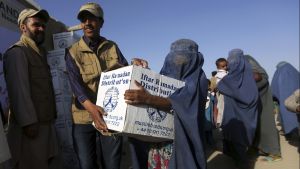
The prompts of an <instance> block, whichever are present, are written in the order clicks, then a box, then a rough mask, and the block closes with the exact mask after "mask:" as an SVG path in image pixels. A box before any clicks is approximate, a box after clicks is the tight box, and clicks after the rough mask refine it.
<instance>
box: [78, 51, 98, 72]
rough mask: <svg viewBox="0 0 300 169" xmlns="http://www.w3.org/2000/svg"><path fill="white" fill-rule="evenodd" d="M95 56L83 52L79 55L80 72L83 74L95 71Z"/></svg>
mask: <svg viewBox="0 0 300 169" xmlns="http://www.w3.org/2000/svg"><path fill="white" fill-rule="evenodd" d="M95 58H96V57H95V56H93V55H92V54H85V55H84V54H83V55H81V61H80V62H81V69H80V73H81V74H83V75H93V74H95V73H96V70H95V66H96V63H95V60H94V59H95Z"/></svg>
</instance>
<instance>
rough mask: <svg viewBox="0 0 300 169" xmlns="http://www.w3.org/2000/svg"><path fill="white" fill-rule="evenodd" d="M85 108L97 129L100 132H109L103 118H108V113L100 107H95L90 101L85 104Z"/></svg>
mask: <svg viewBox="0 0 300 169" xmlns="http://www.w3.org/2000/svg"><path fill="white" fill-rule="evenodd" d="M83 106H84V108H85V109H86V110H87V111H88V112H90V113H91V116H92V119H93V121H94V123H95V127H96V128H97V129H98V130H103V131H104V132H107V131H108V129H107V125H106V123H105V121H104V119H103V116H106V115H107V113H106V112H105V111H104V109H103V108H102V107H100V106H97V105H95V104H94V103H92V102H91V101H90V100H86V101H85V102H83Z"/></svg>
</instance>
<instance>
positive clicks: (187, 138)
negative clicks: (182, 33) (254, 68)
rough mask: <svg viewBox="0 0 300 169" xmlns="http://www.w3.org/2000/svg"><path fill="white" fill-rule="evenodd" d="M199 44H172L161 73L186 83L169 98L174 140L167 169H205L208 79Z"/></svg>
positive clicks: (183, 40)
mask: <svg viewBox="0 0 300 169" xmlns="http://www.w3.org/2000/svg"><path fill="white" fill-rule="evenodd" d="M203 63H204V59H203V56H202V54H201V53H200V52H198V45H197V44H196V43H195V42H193V41H191V40H187V39H181V40H178V41H175V42H174V43H173V44H172V45H171V51H170V53H169V54H168V55H167V57H166V59H165V62H164V66H163V68H162V69H161V72H160V73H161V74H163V75H166V76H169V77H173V78H175V79H179V80H182V81H184V82H185V86H184V87H183V88H181V89H178V90H177V91H175V92H174V93H173V94H172V95H171V96H170V97H169V99H170V100H171V104H172V107H173V109H174V128H175V138H174V143H173V151H172V157H171V160H170V164H169V169H183V168H184V169H205V168H206V158H205V154H204V147H203V142H202V139H203V122H204V118H205V103H206V97H207V87H208V83H207V78H206V76H205V73H204V71H203V70H202V65H203Z"/></svg>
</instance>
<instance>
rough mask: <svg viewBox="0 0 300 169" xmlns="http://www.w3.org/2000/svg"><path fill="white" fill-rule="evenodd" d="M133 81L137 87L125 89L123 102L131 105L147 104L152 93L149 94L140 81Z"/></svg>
mask: <svg viewBox="0 0 300 169" xmlns="http://www.w3.org/2000/svg"><path fill="white" fill-rule="evenodd" d="M134 82H135V85H136V86H137V88H138V89H129V90H126V91H125V94H124V99H125V100H126V101H125V102H126V103H128V104H132V105H136V104H147V103H148V102H149V99H151V96H152V95H151V94H149V93H148V92H147V91H146V90H145V89H144V87H143V86H142V85H141V84H140V83H138V82H137V81H134Z"/></svg>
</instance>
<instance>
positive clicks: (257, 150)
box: [0, 3, 300, 169]
mask: <svg viewBox="0 0 300 169" xmlns="http://www.w3.org/2000/svg"><path fill="white" fill-rule="evenodd" d="M77 19H78V20H79V21H80V23H81V27H82V29H83V33H84V35H83V37H82V38H81V39H80V40H79V41H78V42H76V43H75V44H73V45H72V46H71V47H70V48H69V49H68V52H67V54H66V65H67V72H68V75H69V80H70V84H71V87H72V91H73V102H72V107H70V109H71V110H72V116H73V126H74V128H73V139H74V149H75V151H76V154H77V156H78V160H79V164H80V168H81V169H99V167H101V168H102V169H118V168H122V167H121V165H120V163H121V157H122V143H123V141H122V138H123V136H114V137H113V136H107V135H106V134H105V133H107V131H108V128H107V125H106V124H105V121H104V119H103V116H105V115H106V112H105V111H104V109H103V108H102V107H100V106H98V105H96V104H95V103H96V98H97V93H98V92H101V91H98V84H99V80H100V76H101V72H104V71H109V70H114V69H117V68H120V67H123V66H127V65H128V62H127V60H126V59H125V57H124V56H123V55H122V53H121V51H120V49H119V48H118V46H117V44H116V43H115V42H113V41H110V40H107V39H106V38H105V37H103V36H101V34H100V30H101V28H102V26H103V23H104V18H103V10H102V8H101V6H100V5H99V4H96V3H87V4H84V5H83V6H82V7H81V8H80V9H79V12H78V14H77ZM48 20H49V14H48V12H47V11H46V10H34V9H24V10H23V11H22V12H21V13H20V15H19V18H18V25H19V28H20V31H21V34H22V35H21V37H20V41H18V42H16V43H15V44H14V45H13V46H12V47H10V48H9V49H8V50H7V51H6V53H5V54H4V73H5V78H6V83H7V89H8V94H9V100H10V114H9V118H7V117H6V113H5V112H1V118H0V150H1V151H0V163H3V162H5V161H7V160H8V159H10V160H9V165H5V166H6V167H9V168H10V167H11V168H14V169H48V168H49V169H51V168H53V169H59V168H63V163H64V161H62V160H61V155H60V153H59V146H58V144H57V138H56V133H55V127H54V125H53V122H54V121H55V118H56V110H55V96H54V92H53V87H52V82H51V74H50V70H49V66H48V65H47V61H46V51H45V50H44V49H43V47H42V46H41V44H42V43H43V41H44V38H45V30H46V26H47V21H48ZM204 59H205V57H204V56H203V55H202V54H201V52H200V51H199V47H198V44H197V43H196V42H194V41H193V40H190V39H179V40H176V41H175V42H173V43H172V44H171V47H170V52H169V53H168V54H167V56H166V57H165V61H164V64H163V67H162V68H161V71H160V74H162V75H165V76H168V77H171V78H175V79H177V80H181V81H184V82H185V86H184V87H182V88H180V89H178V90H176V91H175V93H173V94H172V95H170V96H169V97H167V98H164V97H160V96H154V95H151V94H150V93H148V92H147V91H146V90H145V89H144V88H143V86H142V85H141V84H139V83H138V82H135V84H136V86H138V89H135V90H133V89H131V90H127V91H126V92H125V94H124V99H125V100H126V102H127V104H131V105H148V106H151V107H155V108H158V109H160V110H163V111H165V112H167V113H170V114H173V115H174V131H175V137H174V140H170V141H164V142H156V143H149V142H146V141H141V140H137V139H134V138H129V139H128V141H129V143H130V150H131V159H132V162H131V163H132V168H133V169H145V168H149V169H167V168H170V169H205V168H207V162H206V161H207V157H208V155H209V151H208V149H214V147H215V144H216V140H215V138H214V137H215V136H214V133H215V132H218V133H220V134H221V135H222V138H223V144H222V145H223V153H224V154H226V155H228V156H230V157H232V159H233V160H234V162H235V165H236V167H237V168H239V169H250V168H253V166H252V162H253V158H255V157H257V156H258V155H262V156H265V159H266V160H267V161H274V162H275V161H278V160H281V159H282V156H281V149H280V141H279V134H280V133H279V131H278V130H277V127H276V123H275V113H274V112H276V108H277V111H278V112H279V113H278V119H277V120H278V121H279V122H280V124H281V126H282V131H280V132H281V134H282V135H284V136H285V138H286V139H287V140H289V141H290V142H293V144H298V145H297V146H299V142H298V141H299V134H300V130H299V122H300V96H299V95H300V92H299V80H300V79H299V78H300V75H299V71H298V70H297V69H295V68H294V67H293V66H292V65H291V64H289V63H286V62H281V63H279V64H278V65H277V70H276V72H275V74H274V77H273V79H272V82H271V83H270V82H269V77H268V74H267V73H266V71H265V70H264V68H263V67H262V66H261V65H260V64H259V63H258V61H257V60H255V59H254V57H252V56H250V55H246V54H244V52H243V50H241V49H232V50H230V51H229V54H228V57H227V58H219V59H217V60H216V63H215V64H216V71H214V72H212V77H211V78H210V79H208V78H207V76H206V74H205V72H204V70H203V69H202V66H203V64H204ZM132 63H133V64H135V65H137V66H142V67H145V68H146V67H147V68H148V66H149V65H148V64H147V61H145V60H143V59H142V58H136V59H134V60H133V62H132ZM205 64H210V63H205ZM276 105H278V106H276ZM92 122H94V126H93V125H92ZM3 123H5V124H8V128H7V134H6V135H7V140H6V136H5V133H4V130H3ZM99 131H102V132H99ZM124 137H125V136H124ZM295 139H296V140H297V139H298V141H296V142H295V141H294V140H295ZM7 143H8V144H7ZM97 147H100V148H101V151H100V154H99V152H97V151H96V149H97ZM99 155H100V157H101V158H98V156H99ZM99 160H100V161H99ZM2 168H4V165H3V164H0V169H2Z"/></svg>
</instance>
